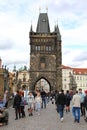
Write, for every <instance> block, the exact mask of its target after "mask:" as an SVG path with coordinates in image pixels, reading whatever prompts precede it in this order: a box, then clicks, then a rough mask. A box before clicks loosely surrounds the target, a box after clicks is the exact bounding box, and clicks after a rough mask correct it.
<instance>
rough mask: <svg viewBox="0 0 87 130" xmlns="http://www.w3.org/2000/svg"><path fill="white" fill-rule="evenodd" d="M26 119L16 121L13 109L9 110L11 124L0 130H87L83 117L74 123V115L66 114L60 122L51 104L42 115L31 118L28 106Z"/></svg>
mask: <svg viewBox="0 0 87 130" xmlns="http://www.w3.org/2000/svg"><path fill="white" fill-rule="evenodd" d="M25 112H26V118H21V119H19V120H15V113H14V109H13V108H9V124H8V125H7V126H2V127H0V130H87V123H86V122H85V121H84V119H83V117H81V121H80V123H74V121H73V116H72V113H71V112H70V113H66V112H65V113H64V121H63V122H60V119H59V115H58V113H57V112H56V107H55V105H54V104H51V102H50V103H49V104H48V105H47V108H46V109H42V110H41V115H40V116H39V115H37V114H36V113H34V116H32V117H29V116H28V112H27V106H26V109H25Z"/></svg>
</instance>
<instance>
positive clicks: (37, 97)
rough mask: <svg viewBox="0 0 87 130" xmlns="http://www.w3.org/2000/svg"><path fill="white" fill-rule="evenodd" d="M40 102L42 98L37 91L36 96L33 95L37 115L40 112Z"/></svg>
mask: <svg viewBox="0 0 87 130" xmlns="http://www.w3.org/2000/svg"><path fill="white" fill-rule="evenodd" d="M41 104H42V98H41V94H40V92H37V96H36V97H35V110H36V112H37V114H38V115H40V112H41Z"/></svg>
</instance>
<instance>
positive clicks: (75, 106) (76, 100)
mask: <svg viewBox="0 0 87 130" xmlns="http://www.w3.org/2000/svg"><path fill="white" fill-rule="evenodd" d="M80 103H81V97H80V96H79V94H78V91H76V93H75V95H74V96H73V98H72V113H73V116H74V122H78V123H79V122H80Z"/></svg>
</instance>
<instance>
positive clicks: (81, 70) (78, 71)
mask: <svg viewBox="0 0 87 130" xmlns="http://www.w3.org/2000/svg"><path fill="white" fill-rule="evenodd" d="M73 72H74V73H75V74H87V68H73Z"/></svg>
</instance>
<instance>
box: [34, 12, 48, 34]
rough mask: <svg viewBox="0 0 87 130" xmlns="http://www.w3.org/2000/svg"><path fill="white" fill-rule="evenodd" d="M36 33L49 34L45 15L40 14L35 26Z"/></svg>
mask: <svg viewBox="0 0 87 130" xmlns="http://www.w3.org/2000/svg"><path fill="white" fill-rule="evenodd" d="M36 32H37V33H50V26H49V19H48V15H47V13H40V14H39V18H38V24H37V29H36Z"/></svg>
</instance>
